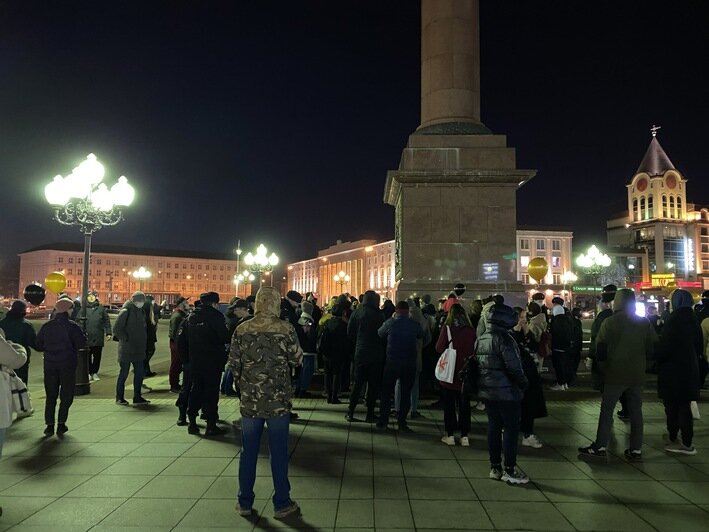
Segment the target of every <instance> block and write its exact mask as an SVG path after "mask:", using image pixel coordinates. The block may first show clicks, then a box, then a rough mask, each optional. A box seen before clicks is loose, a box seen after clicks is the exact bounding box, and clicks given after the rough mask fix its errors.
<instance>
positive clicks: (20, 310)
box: [10, 299, 27, 316]
mask: <svg viewBox="0 0 709 532" xmlns="http://www.w3.org/2000/svg"><path fill="white" fill-rule="evenodd" d="M10 312H11V313H12V314H15V315H18V316H24V315H25V314H27V303H25V302H24V301H20V300H19V299H17V300H15V301H13V302H12V306H11V307H10Z"/></svg>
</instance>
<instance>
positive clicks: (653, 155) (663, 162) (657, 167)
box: [635, 136, 675, 176]
mask: <svg viewBox="0 0 709 532" xmlns="http://www.w3.org/2000/svg"><path fill="white" fill-rule="evenodd" d="M667 170H675V166H674V165H673V164H672V161H670V158H669V157H668V156H667V154H666V153H665V150H663V149H662V146H660V143H659V142H658V140H657V137H655V136H653V137H652V140H651V141H650V145H649V146H648V147H647V151H646V152H645V157H643V160H642V162H641V163H640V166H638V169H637V171H636V172H635V173H636V174H639V173H640V172H645V173H646V174H647V175H649V176H655V175H662V174H664V173H665V172H666V171H667Z"/></svg>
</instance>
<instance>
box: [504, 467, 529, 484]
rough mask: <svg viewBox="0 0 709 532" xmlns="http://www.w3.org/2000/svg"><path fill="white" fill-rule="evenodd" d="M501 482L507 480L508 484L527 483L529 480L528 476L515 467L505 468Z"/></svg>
mask: <svg viewBox="0 0 709 532" xmlns="http://www.w3.org/2000/svg"><path fill="white" fill-rule="evenodd" d="M500 480H502V482H507V483H508V484H510V485H518V484H527V483H528V482H529V477H528V476H527V475H525V474H524V473H522V472H521V471H520V470H518V469H517V468H512V469H505V472H504V473H502V478H501V479H500Z"/></svg>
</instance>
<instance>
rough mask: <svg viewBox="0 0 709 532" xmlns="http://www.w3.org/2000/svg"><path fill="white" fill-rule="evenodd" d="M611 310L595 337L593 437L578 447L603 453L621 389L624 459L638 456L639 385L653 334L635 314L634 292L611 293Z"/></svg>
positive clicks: (588, 453) (582, 452)
mask: <svg viewBox="0 0 709 532" xmlns="http://www.w3.org/2000/svg"><path fill="white" fill-rule="evenodd" d="M614 307H615V310H614V311H613V315H612V316H610V317H608V318H606V319H605V321H604V322H603V325H601V330H600V331H599V332H598V336H597V337H596V360H597V361H598V363H599V366H600V368H599V369H600V371H601V372H602V373H603V395H602V399H601V412H600V415H599V418H598V430H597V432H596V440H595V441H594V442H592V443H591V444H590V445H587V446H584V447H579V450H578V451H579V455H580V456H591V457H605V456H606V455H607V452H606V447H607V446H608V441H609V439H610V432H611V427H612V425H613V410H614V408H615V405H616V403H617V402H618V400H619V399H620V396H621V395H622V394H623V393H624V392H625V396H626V400H627V408H628V415H629V417H630V446H629V448H628V449H626V450H625V457H626V458H627V459H628V460H634V459H639V458H641V457H642V444H643V412H642V404H643V398H642V393H643V387H644V385H645V368H646V365H647V360H649V359H650V358H651V357H652V355H653V352H654V348H655V342H656V341H657V336H656V335H655V329H654V328H653V327H652V325H651V324H650V322H649V321H648V319H647V318H644V317H640V316H638V315H637V314H635V293H634V292H633V291H632V290H631V289H630V288H621V289H620V290H618V291H617V292H616V295H615V303H614Z"/></svg>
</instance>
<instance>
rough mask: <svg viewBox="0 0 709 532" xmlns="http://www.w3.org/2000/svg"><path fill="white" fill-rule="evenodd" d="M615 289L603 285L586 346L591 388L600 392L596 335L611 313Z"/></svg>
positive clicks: (611, 285)
mask: <svg viewBox="0 0 709 532" xmlns="http://www.w3.org/2000/svg"><path fill="white" fill-rule="evenodd" d="M617 291H618V288H617V287H616V286H615V285H613V284H609V285H606V286H604V287H603V292H602V293H601V301H600V302H599V304H598V308H599V309H601V310H600V312H599V313H598V314H597V315H596V319H594V320H593V325H591V344H590V345H589V347H588V358H587V362H586V365H587V366H588V364H589V362H588V361H590V364H591V367H590V370H591V380H592V382H593V388H594V389H596V390H599V391H601V392H602V391H603V375H602V374H601V370H600V366H599V364H598V361H597V360H596V338H597V337H598V331H600V330H601V325H603V322H604V321H605V320H606V318H609V317H610V316H612V315H613V299H615V293H616V292H617Z"/></svg>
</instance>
